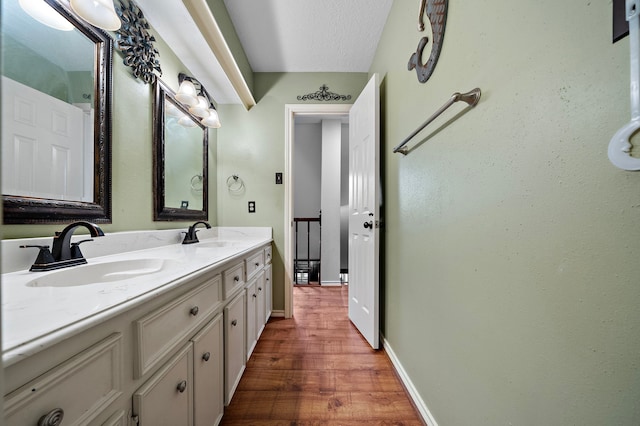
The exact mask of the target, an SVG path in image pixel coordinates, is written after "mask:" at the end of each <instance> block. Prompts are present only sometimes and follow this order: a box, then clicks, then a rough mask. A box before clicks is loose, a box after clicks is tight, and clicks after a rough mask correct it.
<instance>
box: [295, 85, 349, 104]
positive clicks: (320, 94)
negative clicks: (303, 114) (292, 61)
mask: <svg viewBox="0 0 640 426" xmlns="http://www.w3.org/2000/svg"><path fill="white" fill-rule="evenodd" d="M349 99H351V95H338V94H337V93H333V92H329V87H328V86H327V85H326V84H323V85H322V86H320V90H318V91H317V92H314V93H308V94H306V95H300V96H298V100H299V101H348V100H349Z"/></svg>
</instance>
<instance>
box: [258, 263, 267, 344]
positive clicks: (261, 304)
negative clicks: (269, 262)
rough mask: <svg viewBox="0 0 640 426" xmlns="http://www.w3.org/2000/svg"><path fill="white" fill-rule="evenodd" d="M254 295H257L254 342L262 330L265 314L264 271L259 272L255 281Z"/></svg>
mask: <svg viewBox="0 0 640 426" xmlns="http://www.w3.org/2000/svg"><path fill="white" fill-rule="evenodd" d="M256 294H257V295H258V297H257V300H256V340H257V339H259V338H260V335H261V334H262V330H264V324H265V322H266V321H265V315H266V314H265V312H266V295H267V291H266V289H265V280H264V271H260V274H259V275H258V280H257V281H256Z"/></svg>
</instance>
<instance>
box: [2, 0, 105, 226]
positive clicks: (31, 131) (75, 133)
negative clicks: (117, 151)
mask: <svg viewBox="0 0 640 426" xmlns="http://www.w3.org/2000/svg"><path fill="white" fill-rule="evenodd" d="M34 7H37V8H36V9H34ZM1 42H2V44H1V48H2V68H1V71H2V77H1V78H2V96H1V98H2V135H1V137H2V193H3V195H4V198H5V203H4V205H5V223H31V222H36V221H37V222H55V221H65V220H68V219H79V218H85V219H91V220H94V221H102V222H105V221H108V220H109V216H110V211H109V210H110V206H109V200H110V194H109V168H110V167H109V162H108V160H109V159H108V156H109V145H110V134H109V129H110V122H109V120H110V95H111V90H110V85H111V51H112V41H111V39H110V38H109V36H108V35H107V34H106V33H103V32H102V31H99V30H96V29H95V28H93V27H91V26H89V25H87V24H86V23H84V22H82V21H79V20H78V19H77V18H76V17H75V15H73V13H72V12H70V11H69V10H68V9H66V8H65V7H63V6H62V5H61V4H60V3H58V2H57V0H47V1H29V0H20V1H18V0H3V1H2V31H1ZM18 213H20V214H18Z"/></svg>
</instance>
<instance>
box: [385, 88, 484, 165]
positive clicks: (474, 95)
mask: <svg viewBox="0 0 640 426" xmlns="http://www.w3.org/2000/svg"><path fill="white" fill-rule="evenodd" d="M481 94H482V93H481V91H480V89H479V88H477V87H476V88H475V89H473V90H471V91H469V92H467V93H458V92H456V93H454V94H453V95H451V97H450V98H449V100H448V101H447V102H446V103H445V104H444V105H442V106H441V107H440V109H438V110H437V111H436V112H435V113H434V114H433V115H432V116H431V117H429V118H427V121H425V122H424V123H422V124H421V125H420V126H419V127H418V128H417V129H416V130H414V131H413V132H412V133H411V134H410V135H409V136H407V137H406V138H405V140H403V141H402V142H400V144H399V145H398V146H396V147H395V148H393V152H400V153H402V154H404V155H407V153H408V152H409V150H408V149H407V148H405V145H406V144H407V142H409V141H410V140H411V139H412V138H413V137H414V136H415V135H417V134H418V133H420V131H422V129H424V128H425V127H427V125H428V124H429V123H431V122H432V121H433V120H435V119H436V118H437V117H438V116H439V115H440V114H442V113H443V112H444V111H445V110H446V109H447V108H449V107H450V106H451V105H453V104H454V103H456V102H458V101H462V102H466V103H467V104H469V106H472V107H473V106H476V104H477V103H478V101H480V96H481Z"/></svg>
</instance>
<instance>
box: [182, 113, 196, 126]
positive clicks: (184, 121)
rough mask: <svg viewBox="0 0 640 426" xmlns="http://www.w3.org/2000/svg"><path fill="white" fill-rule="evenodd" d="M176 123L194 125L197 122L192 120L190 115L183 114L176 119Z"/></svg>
mask: <svg viewBox="0 0 640 426" xmlns="http://www.w3.org/2000/svg"><path fill="white" fill-rule="evenodd" d="M178 124H179V125H181V126H183V127H196V126H197V125H198V123H196V122H195V121H193V119H191V117H189V116H187V115H183V116H182V117H180V119H179V120H178Z"/></svg>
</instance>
